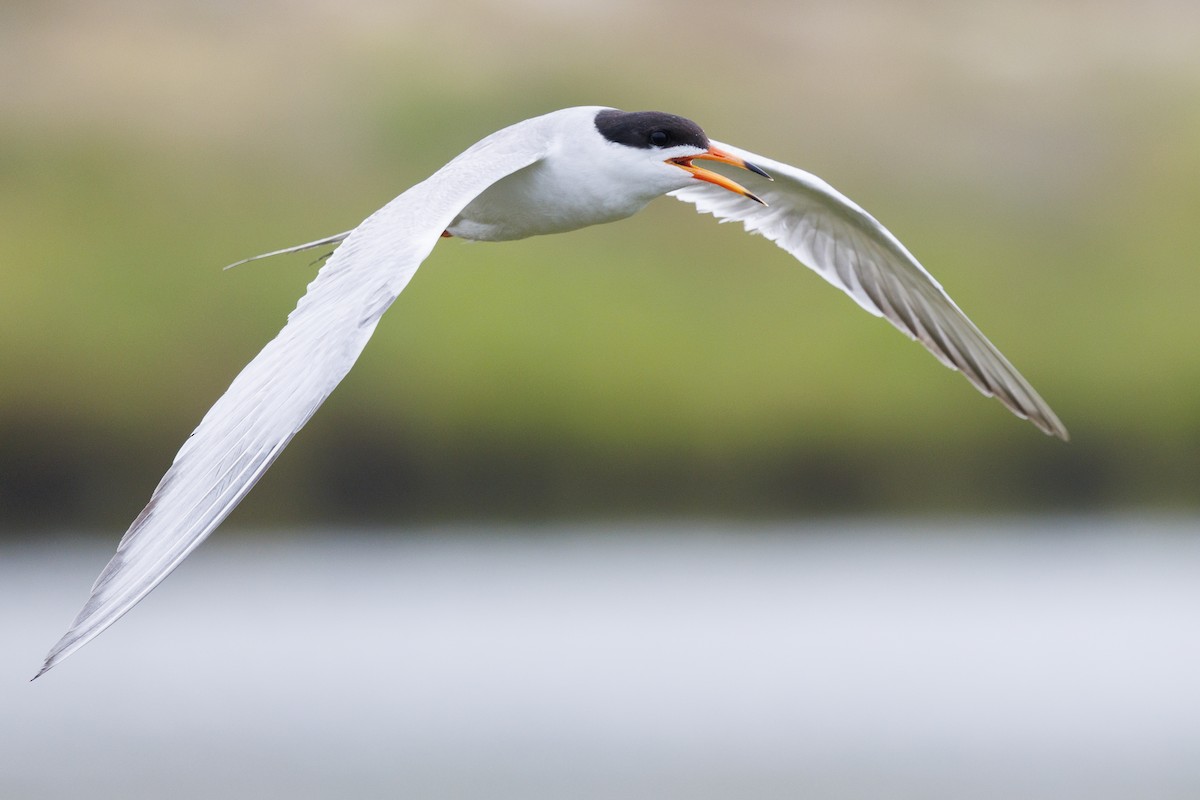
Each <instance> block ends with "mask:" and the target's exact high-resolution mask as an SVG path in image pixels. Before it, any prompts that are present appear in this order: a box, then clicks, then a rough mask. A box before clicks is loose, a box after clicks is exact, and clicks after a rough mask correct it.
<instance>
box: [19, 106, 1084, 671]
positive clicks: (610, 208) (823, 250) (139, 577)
mask: <svg viewBox="0 0 1200 800" xmlns="http://www.w3.org/2000/svg"><path fill="white" fill-rule="evenodd" d="M708 162H718V163H723V164H727V165H730V166H731V167H735V168H739V169H741V170H742V172H738V173H736V174H737V175H738V176H739V180H740V181H744V183H745V184H746V185H743V183H739V182H735V181H734V180H733V179H731V178H729V177H727V176H726V175H724V174H722V173H720V172H718V171H715V170H712V169H707V168H706V167H705V166H702V165H701V164H702V163H708ZM661 195H668V196H670V197H674V198H677V199H679V200H683V201H685V202H688V203H691V204H693V205H694V206H695V207H696V209H697V210H698V211H700V212H702V213H708V214H712V215H713V216H715V217H716V218H717V219H719V220H721V221H738V222H741V223H743V225H744V226H745V228H746V230H747V231H750V232H752V233H758V234H761V235H763V236H765V237H766V238H767V239H769V240H771V241H773V242H775V243H776V244H777V245H779V247H781V248H783V249H784V250H786V251H787V252H788V253H790V254H791V255H793V256H794V257H795V258H796V259H798V260H799V261H800V262H801V263H803V264H805V265H806V266H808V267H810V268H812V269H813V270H815V271H816V272H817V273H819V274H820V275H821V276H822V277H823V278H825V279H826V280H827V281H829V282H830V283H832V284H833V285H834V286H836V287H837V288H839V289H841V290H842V291H844V292H845V293H846V294H848V295H850V297H851V298H853V299H854V301H855V302H857V303H858V304H859V305H860V306H862V307H863V308H864V309H866V310H867V311H868V312H870V313H871V314H874V315H876V316H881V317H883V318H884V319H886V320H888V321H889V322H891V323H892V324H893V325H894V326H896V327H897V328H898V329H900V331H902V332H903V333H905V334H907V335H908V336H909V337H911V338H913V339H915V340H917V341H919V342H920V343H921V344H923V345H924V346H925V347H926V348H927V349H928V350H929V351H930V352H931V353H933V355H934V356H936V357H937V359H938V360H939V361H941V362H942V363H943V364H945V365H946V366H948V367H951V368H952V369H957V370H960V371H961V372H962V373H963V374H964V375H965V376H966V378H967V379H968V380H969V381H970V382H971V383H972V384H974V385H975V387H976V388H977V389H978V390H979V391H981V392H982V393H983V394H985V395H989V396H994V397H996V398H997V399H998V400H999V401H1000V402H1001V403H1003V404H1004V405H1005V406H1006V407H1008V409H1009V410H1010V411H1012V412H1013V413H1014V414H1016V415H1017V416H1019V417H1022V418H1026V419H1028V420H1029V421H1030V422H1032V423H1033V424H1034V425H1036V426H1037V427H1038V428H1040V429H1041V430H1042V431H1044V432H1045V433H1048V434H1051V435H1053V436H1057V437H1059V438H1061V439H1064V440H1065V439H1066V438H1067V431H1066V428H1064V427H1063V424H1062V423H1061V422H1060V421H1059V419H1058V417H1057V416H1055V414H1054V412H1053V411H1051V410H1050V407H1049V406H1048V405H1047V404H1046V403H1045V402H1044V401H1043V400H1042V398H1041V397H1039V396H1038V394H1037V392H1035V391H1034V390H1033V388H1032V387H1031V386H1030V385H1029V383H1028V382H1027V381H1026V380H1025V379H1024V378H1022V377H1021V375H1020V374H1019V373H1018V372H1017V370H1016V369H1015V368H1013V366H1012V365H1011V364H1010V363H1009V362H1008V360H1007V359H1005V358H1004V356H1002V355H1001V354H1000V352H999V351H998V350H997V349H996V348H995V347H993V346H992V344H991V343H990V342H989V341H988V340H987V339H986V338H985V337H984V335H983V334H982V333H980V331H979V329H978V328H976V327H975V326H974V325H973V324H972V323H971V321H970V320H968V319H967V317H966V316H965V315H964V314H963V313H962V311H960V310H959V308H958V306H957V305H955V304H954V302H953V301H952V300H951V299H950V297H949V296H948V295H947V294H946V293H945V291H943V290H942V287H941V286H940V285H939V284H938V282H937V281H935V280H934V279H933V277H931V276H930V274H929V273H928V272H926V271H925V269H924V268H923V267H922V266H921V265H920V264H919V263H918V262H917V260H916V259H915V258H914V257H913V256H912V254H910V253H909V251H908V250H907V249H906V248H905V247H904V245H902V244H901V243H900V242H899V240H897V239H896V237H895V236H893V235H892V234H891V233H890V232H889V231H888V230H887V229H886V228H884V227H883V226H882V225H881V224H879V223H878V222H877V221H876V220H875V219H874V217H872V216H871V215H870V214H868V213H867V212H866V211H864V210H863V209H862V208H860V207H859V206H858V205H856V204H855V203H853V202H852V201H851V200H849V199H848V198H846V197H844V196H843V195H842V194H840V193H839V192H838V191H836V190H835V189H834V188H833V187H831V186H830V185H829V184H827V183H826V182H825V181H823V180H821V179H820V178H818V177H816V176H815V175H811V174H809V173H807V172H805V171H803V170H800V169H797V168H796V167H793V166H790V165H788V164H784V163H782V162H779V161H774V160H772V159H769V158H764V157H762V156H759V155H755V154H753V153H751V152H749V151H746V150H742V149H740V148H737V147H734V146H732V145H728V144H722V143H721V142H717V141H714V140H712V139H709V138H708V136H707V135H705V133H704V131H703V130H702V129H701V128H700V126H699V125H697V124H696V123H694V122H692V121H691V120H688V119H685V118H683V117H679V116H675V115H672V114H665V113H661V112H655V111H639V112H626V111H619V110H616V109H613V108H607V107H600V106H585V107H578V108H568V109H563V110H561V111H555V112H552V113H549V114H546V115H543V116H539V117H535V118H533V119H528V120H525V121H523V122H518V123H516V124H515V125H512V126H510V127H508V128H505V129H503V130H501V131H498V132H497V133H493V134H492V135H490V136H488V137H486V138H485V139H483V140H481V141H479V142H478V143H476V144H475V145H473V146H472V147H470V148H469V149H467V150H466V151H465V152H463V153H462V154H461V155H459V156H458V157H456V158H455V159H454V160H452V161H450V162H449V163H448V164H446V165H445V166H444V167H442V168H441V169H439V170H438V171H437V172H435V173H434V174H433V175H432V176H431V177H429V178H428V179H426V180H424V181H422V182H421V183H418V184H417V185H415V186H413V187H412V188H411V189H409V190H408V191H406V192H404V193H403V194H401V195H400V196H399V197H397V198H396V199H394V200H392V201H391V202H390V203H388V204H387V205H385V206H384V207H383V208H381V209H379V210H378V211H376V212H375V213H374V214H372V215H371V216H370V217H368V218H367V219H366V220H365V221H363V223H362V224H360V225H359V226H358V227H356V228H354V229H353V230H351V231H347V232H345V233H340V234H337V235H335V236H330V237H326V238H324V239H319V240H317V241H314V242H309V243H307V244H303V245H298V246H296V247H290V248H287V249H285V250H277V251H275V252H273V253H267V254H264V256H255V258H263V257H265V256H266V255H277V254H279V253H290V252H297V251H300V250H306V249H309V248H314V247H321V246H331V245H332V246H335V247H336V249H335V250H334V251H333V253H332V255H331V256H330V257H329V258H328V261H326V263H325V264H324V266H323V267H322V268H321V269H320V271H319V272H318V274H317V277H316V279H315V280H313V282H312V283H311V284H309V286H308V291H307V293H306V294H305V295H304V296H303V297H302V298H301V299H300V301H299V303H298V304H297V306H296V308H295V310H294V311H292V313H291V314H290V315H289V316H288V321H287V324H286V325H285V326H284V327H283V330H281V331H280V333H279V335H278V336H276V337H275V339H273V340H272V341H271V342H269V343H268V344H267V345H266V347H264V348H263V349H262V351H261V352H260V353H259V354H258V355H257V356H256V357H255V358H254V359H253V360H252V361H251V362H250V363H249V364H248V365H247V366H246V367H245V369H243V370H242V372H241V373H240V374H239V375H238V376H237V377H236V378H235V379H234V381H233V383H232V385H230V387H229V389H228V390H227V391H226V392H225V394H224V395H222V396H221V398H220V399H219V400H217V402H216V404H215V405H213V407H212V408H211V409H210V410H209V411H208V413H207V414H205V415H204V418H203V419H202V420H201V421H200V424H199V426H198V427H197V428H196V429H195V431H193V432H192V434H191V436H190V437H189V438H188V439H187V441H186V442H185V443H184V444H183V447H182V449H180V451H179V453H178V454H177V455H176V456H175V460H174V462H173V463H172V465H171V467H170V469H168V470H167V473H166V475H165V476H164V477H163V478H162V481H161V482H160V483H159V485H158V487H157V488H156V489H155V490H154V493H153V494H152V496H151V498H150V501H149V503H148V504H147V505H146V507H145V509H144V510H143V511H142V512H141V514H139V515H138V517H137V519H135V520H134V521H133V524H132V525H131V526H130V528H129V530H128V532H126V534H125V536H124V537H123V538H122V539H121V542H120V545H119V546H118V548H117V552H116V555H114V556H113V558H112V560H111V561H109V563H108V565H107V566H106V567H105V568H104V570H103V572H101V574H100V577H99V578H98V579H97V580H96V583H95V585H94V586H93V587H92V592H91V596H90V597H89V598H88V600H87V603H86V604H85V605H84V607H83V610H82V611H80V613H79V615H78V616H77V617H76V618H75V621H74V622H73V623H72V625H71V627H70V629H69V630H68V631H67V633H66V634H65V635H64V636H63V637H62V639H61V640H59V642H58V643H57V644H55V645H54V647H53V649H51V650H50V653H49V654H48V655H47V657H46V660H45V664H44V666H43V667H42V669H41V671H40V672H39V673H38V675H42V674H43V673H45V672H46V671H47V670H49V669H50V668H51V667H53V666H54V665H55V664H57V663H58V662H60V661H62V660H63V659H64V658H66V657H67V656H69V655H70V654H71V653H73V652H75V651H76V650H77V649H79V648H80V647H81V646H83V645H84V644H85V643H87V642H88V641H89V640H91V639H92V638H93V637H95V636H96V635H97V634H99V633H100V632H101V631H103V630H104V629H105V628H107V627H108V626H109V625H111V624H112V623H113V622H115V621H116V620H117V619H118V618H120V617H121V615H123V614H124V613H125V612H127V611H129V609H131V608H132V607H133V606H134V605H136V604H137V603H138V601H140V600H141V599H142V598H143V597H145V596H146V594H147V593H148V592H150V590H152V589H153V588H154V587H155V586H157V585H158V584H159V582H161V581H162V580H163V578H165V577H166V576H167V575H168V574H169V573H170V572H171V571H172V570H173V569H175V567H176V566H178V565H179V563H180V562H181V561H182V560H183V559H184V558H185V557H186V556H187V555H188V554H189V553H190V552H192V550H193V549H195V548H196V547H197V546H198V545H199V544H200V543H201V542H202V541H204V539H205V538H206V537H207V536H208V535H209V534H210V533H212V531H213V530H214V529H215V528H216V527H217V526H218V525H219V524H220V523H221V521H222V520H224V519H225V517H226V516H227V515H228V514H229V512H230V511H232V510H233V509H234V507H235V506H237V504H238V503H239V502H240V501H241V499H242V498H243V497H245V496H246V493H247V492H249V491H250V489H251V487H253V486H254V484H255V482H256V481H257V480H258V479H259V478H260V477H262V475H263V473H264V472H265V471H266V470H267V468H268V467H269V466H270V465H271V463H272V462H274V460H275V459H276V457H278V455H279V454H280V452H281V451H282V450H283V448H284V447H285V446H286V445H287V443H288V442H289V441H291V438H292V437H293V436H295V435H296V433H297V431H299V430H300V428H302V427H303V426H304V424H305V423H306V422H307V421H308V419H309V417H311V416H312V414H313V412H315V411H316V410H317V408H318V407H319V406H320V405H321V403H322V402H323V401H324V400H325V398H326V397H328V396H329V393H330V392H331V391H333V389H334V387H336V386H337V385H338V383H339V382H340V381H341V380H342V378H343V377H345V375H346V373H347V372H348V371H349V370H350V367H351V366H353V364H354V362H355V360H356V359H357V358H358V356H359V353H360V352H362V349H363V347H364V346H365V345H366V343H367V340H368V339H369V338H370V337H371V333H372V332H373V331H374V330H375V325H376V323H378V322H379V318H380V316H381V315H382V314H383V312H385V311H386V310H387V309H388V306H390V305H391V304H392V301H394V300H395V299H396V297H397V295H399V294H400V292H401V291H402V290H403V289H404V287H405V285H407V284H408V282H409V279H411V278H412V276H413V273H414V272H415V271H416V269H417V267H418V266H419V265H420V264H421V262H422V261H423V260H424V259H425V258H426V257H427V256H428V255H429V253H430V252H431V251H432V250H433V247H434V245H435V244H437V242H438V240H439V239H440V238H442V237H446V236H449V237H458V238H461V239H469V240H476V241H488V242H498V241H507V240H513V239H523V238H526V237H529V236H538V235H542V234H548V233H562V232H564V231H570V230H575V229H577V228H583V227H586V226H589V225H597V224H599V223H603V222H612V221H614V220H618V219H623V218H625V217H628V216H630V215H632V214H635V213H636V212H638V211H640V210H641V209H642V208H643V207H644V206H645V205H646V204H647V203H649V202H650V201H651V200H653V199H654V198H656V197H659V196H661ZM246 260H247V261H251V260H254V259H246ZM238 263H244V262H238ZM231 266H233V265H231ZM35 677H36V676H35Z"/></svg>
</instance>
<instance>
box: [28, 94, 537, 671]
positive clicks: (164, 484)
mask: <svg viewBox="0 0 1200 800" xmlns="http://www.w3.org/2000/svg"><path fill="white" fill-rule="evenodd" d="M542 125H543V123H542V122H541V120H540V118H539V119H533V120H527V121H525V122H523V123H518V124H517V125H515V126H512V127H510V128H506V129H504V130H502V131H499V132H498V133H495V134H493V135H492V136H489V137H488V138H486V139H484V140H482V141H481V142H479V143H478V144H476V145H475V146H473V147H472V148H470V149H469V150H467V151H466V152H464V153H463V154H462V155H460V156H459V157H458V158H456V159H455V160H453V161H451V162H450V163H449V164H447V165H446V166H445V167H443V168H442V169H440V170H439V171H438V172H437V173H435V174H434V175H433V176H432V177H430V178H429V179H428V180H426V181H424V182H422V183H420V184H417V185H416V186H414V187H413V188H411V189H409V190H408V191H406V192H405V193H404V194H402V195H400V196H399V197H397V198H396V199H395V200H393V201H392V202H390V203H388V204H387V205H386V206H384V207H383V208H381V209H380V210H379V211H377V212H376V213H375V214H373V215H371V216H370V217H369V218H368V219H367V220H365V221H364V222H363V223H362V224H361V225H359V226H358V227H357V228H355V229H354V230H353V231H351V232H350V233H349V234H348V235H345V234H340V235H339V236H338V237H330V239H329V240H322V241H323V242H328V243H336V241H339V240H341V239H344V241H343V242H342V243H341V246H340V247H338V249H337V250H336V251H335V252H334V254H333V256H332V257H331V258H330V259H329V261H328V262H327V263H326V264H325V266H324V267H322V269H321V270H320V271H319V272H318V274H317V277H316V279H315V280H314V281H313V282H312V283H311V284H309V287H308V291H307V293H306V294H305V295H304V297H302V298H301V299H300V302H299V303H298V304H297V306H296V308H295V310H294V311H292V313H291V314H290V315H289V316H288V321H287V325H285V326H284V328H283V330H281V331H280V332H279V335H278V336H276V337H275V339H273V340H272V341H271V342H269V343H268V344H267V346H266V347H264V348H263V349H262V351H261V352H260V353H259V354H258V355H257V356H256V357H255V358H254V359H253V360H252V361H251V362H250V363H249V364H248V365H247V366H246V367H245V369H243V370H242V372H241V374H239V375H238V376H237V378H235V379H234V381H233V383H232V384H231V385H230V387H229V389H228V390H227V391H226V392H225V394H224V395H222V396H221V398H220V399H219V400H217V402H216V404H215V405H213V407H212V408H211V409H209V411H208V413H207V414H205V415H204V418H203V419H202V420H201V422H200V424H199V426H198V427H197V428H196V430H195V431H193V433H192V435H191V436H190V437H189V438H188V440H187V441H186V442H185V443H184V444H183V447H182V448H181V449H180V451H179V453H178V454H177V455H176V456H175V460H174V462H173V463H172V465H171V467H170V469H168V470H167V473H166V475H165V476H164V477H163V479H162V481H161V482H160V483H159V485H158V488H156V489H155V490H154V493H153V495H152V496H151V498H150V502H149V503H148V504H147V505H146V507H145V509H144V510H143V511H142V512H141V514H139V515H138V517H137V519H135V520H134V522H133V524H132V526H131V527H130V528H129V530H128V532H127V533H126V534H125V536H124V538H122V539H121V543H120V545H119V546H118V548H117V552H116V555H114V556H113V558H112V560H111V561H109V563H108V565H107V566H106V567H105V568H104V571H103V572H101V574H100V577H99V578H98V579H97V580H96V583H95V585H94V586H93V587H92V592H91V596H90V597H89V598H88V600H87V603H86V604H85V605H84V607H83V610H82V611H80V612H79V615H78V616H77V617H76V618H75V621H74V622H73V623H72V625H71V627H70V630H68V631H67V633H66V634H65V635H64V636H63V637H62V639H60V640H59V642H58V643H57V644H55V646H54V647H53V648H52V649H51V650H50V653H49V654H48V655H47V656H46V661H45V664H44V665H43V666H42V669H41V671H40V672H38V675H39V676H40V675H42V674H44V673H45V672H46V671H47V670H49V669H50V668H52V667H53V666H54V665H55V664H57V663H59V662H60V661H62V660H63V659H64V658H66V657H67V656H69V655H70V654H71V653H73V652H74V651H75V650H77V649H79V648H80V647H82V646H83V645H84V644H86V643H87V642H88V641H89V640H91V639H92V638H94V637H95V636H96V635H98V634H99V633H100V632H101V631H103V630H104V629H105V628H107V627H108V626H109V625H111V624H112V623H114V622H116V620H117V619H119V618H120V617H121V616H122V615H123V614H124V613H125V612H127V611H128V610H129V609H131V608H132V607H133V606H134V605H136V604H137V603H138V601H140V600H141V599H142V598H143V597H145V596H146V594H148V593H149V592H150V591H151V590H152V589H153V588H154V587H155V586H157V585H158V584H159V583H160V582H161V581H162V580H163V578H165V577H166V576H167V575H168V574H170V572H171V571H172V570H173V569H175V567H176V566H178V565H179V563H180V562H181V561H182V560H183V559H184V558H185V557H187V555H188V554H189V553H191V552H192V550H194V549H195V548H196V547H197V546H198V545H199V544H200V543H201V542H202V541H204V539H205V538H206V537H207V536H208V535H209V534H210V533H211V532H212V531H213V530H214V529H215V528H216V527H217V526H218V525H219V524H220V523H221V522H222V520H224V519H225V517H226V516H227V515H228V514H229V512H230V511H232V510H233V509H234V508H235V507H236V506H237V504H238V503H239V502H240V501H241V499H242V498H243V497H244V496H245V495H246V493H247V492H249V491H250V489H251V488H252V487H253V486H254V484H255V483H256V482H257V481H258V479H259V478H260V477H262V475H263V473H264V472H266V470H267V468H268V467H270V466H271V464H272V462H274V460H275V458H276V457H277V456H278V455H279V453H280V452H281V451H282V450H283V448H284V447H285V446H286V445H287V443H288V442H289V441H291V438H292V437H293V436H294V435H295V434H296V432H297V431H299V430H300V428H302V427H303V426H304V424H305V423H306V422H307V421H308V419H309V418H310V417H311V416H312V414H313V413H314V412H315V411H316V410H317V408H318V407H319V406H320V405H321V403H323V402H324V401H325V398H326V397H328V396H329V393H330V392H332V391H333V389H334V387H336V386H337V385H338V383H339V382H341V380H342V378H343V377H345V375H346V373H347V372H348V371H349V370H350V368H351V367H352V366H353V365H354V362H355V361H356V360H357V358H358V356H359V354H360V353H361V352H362V349H363V347H365V346H366V343H367V340H368V339H369V338H370V337H371V334H372V333H373V332H374V330H375V325H376V323H378V321H379V318H380V316H381V315H382V314H383V312H384V311H386V310H387V308H388V306H389V305H391V303H392V301H393V300H394V299H395V298H396V296H397V295H399V293H400V292H401V291H402V290H403V289H404V287H405V286H406V285H407V284H408V281H409V279H410V278H412V276H413V273H414V272H416V269H417V267H418V266H419V265H420V264H421V262H422V261H423V260H424V259H425V258H426V256H428V255H429V253H430V251H431V250H432V249H433V246H434V244H435V243H436V242H437V241H438V238H439V237H440V236H441V233H442V231H443V230H445V228H446V226H447V225H449V224H450V222H451V221H452V220H453V219H454V217H455V216H456V215H457V214H458V212H459V211H461V210H462V208H463V207H464V206H466V205H467V204H468V203H469V202H470V201H471V200H473V199H474V198H475V197H476V196H477V195H479V194H480V193H481V192H482V191H483V190H484V189H486V188H487V187H488V186H490V185H491V184H492V183H495V182H496V181H497V180H499V179H501V178H503V177H505V176H506V175H508V174H510V173H512V172H515V171H517V170H518V169H521V168H522V167H525V166H528V165H529V164H532V163H533V162H534V161H537V160H538V159H540V158H541V157H542V156H543V155H544V154H545V151H546V146H547V145H546V136H545V135H544V129H543V127H541V126H542ZM314 244H319V243H314ZM35 677H37V676H35Z"/></svg>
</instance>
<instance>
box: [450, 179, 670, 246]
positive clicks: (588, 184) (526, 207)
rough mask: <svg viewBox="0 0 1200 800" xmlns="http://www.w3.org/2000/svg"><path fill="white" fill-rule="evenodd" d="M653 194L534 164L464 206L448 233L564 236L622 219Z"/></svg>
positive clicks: (499, 237)
mask: <svg viewBox="0 0 1200 800" xmlns="http://www.w3.org/2000/svg"><path fill="white" fill-rule="evenodd" d="M654 196H655V195H653V194H651V195H648V196H647V195H644V194H641V193H637V192H631V191H629V190H628V189H627V188H626V187H623V186H620V185H614V184H613V183H612V182H611V181H608V180H604V179H597V178H596V177H595V176H589V175H587V174H583V173H579V172H577V171H572V170H568V169H563V168H561V167H557V168H556V166H555V165H554V164H548V163H547V162H538V163H536V164H532V165H530V166H528V167H526V168H525V169H522V170H518V171H517V172H514V173H513V174H512V175H509V176H507V177H505V178H502V179H501V180H499V181H497V182H496V183H494V184H492V185H491V186H490V187H489V188H488V189H486V190H485V191H484V192H483V193H482V194H480V195H479V196H478V197H476V198H475V199H474V200H472V201H471V202H470V203H469V204H467V206H466V207H465V208H464V209H463V210H462V211H461V212H460V213H459V215H458V216H457V217H456V218H455V219H454V221H453V222H452V223H451V224H450V225H449V227H447V229H446V230H447V231H448V232H449V233H450V234H452V235H454V236H458V237H460V238H463V239H470V240H474V241H484V242H501V241H509V240H513V239H524V238H527V237H529V236H540V235H543V234H548V233H563V232H566V231H573V230H577V229H579V228H585V227H587V226H589V225H599V224H601V223H604V222H614V221H616V220H619V219H624V218H625V217H628V216H631V215H633V214H636V213H637V212H638V211H640V210H641V209H642V208H644V207H645V205H646V203H648V202H649V201H650V200H651V199H653V197H654Z"/></svg>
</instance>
